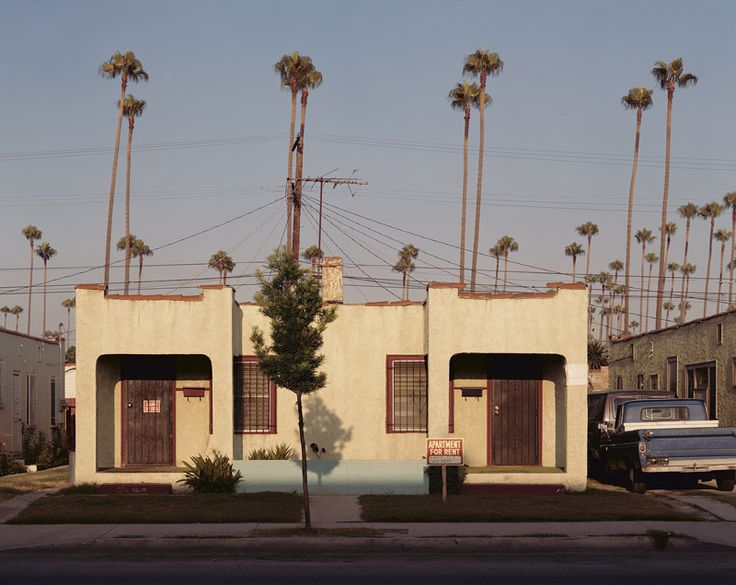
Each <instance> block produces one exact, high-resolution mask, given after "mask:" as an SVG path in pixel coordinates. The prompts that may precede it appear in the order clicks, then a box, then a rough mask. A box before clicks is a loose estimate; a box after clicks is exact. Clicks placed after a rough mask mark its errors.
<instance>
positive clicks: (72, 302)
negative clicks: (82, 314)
mask: <svg viewBox="0 0 736 585" xmlns="http://www.w3.org/2000/svg"><path fill="white" fill-rule="evenodd" d="M61 306H62V307H64V308H65V309H66V334H67V336H68V337H69V339H68V343H69V344H70V345H71V342H72V334H71V327H70V325H71V314H72V309H73V308H74V307H76V306H77V299H76V298H74V297H72V298H70V299H64V300H63V301H61Z"/></svg>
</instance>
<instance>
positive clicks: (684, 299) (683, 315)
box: [680, 218, 690, 323]
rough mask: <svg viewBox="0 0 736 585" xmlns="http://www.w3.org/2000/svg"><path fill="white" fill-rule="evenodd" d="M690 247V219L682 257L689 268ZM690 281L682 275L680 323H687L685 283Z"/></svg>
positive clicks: (686, 229) (686, 223) (686, 227)
mask: <svg viewBox="0 0 736 585" xmlns="http://www.w3.org/2000/svg"><path fill="white" fill-rule="evenodd" d="M689 245H690V219H689V218H688V219H687V221H686V222H685V254H684V255H683V257H682V265H683V266H687V248H688V246H689ZM686 280H688V281H689V280H690V279H689V278H687V275H686V274H685V273H684V272H683V273H682V290H681V292H680V321H681V322H683V323H684V322H685V302H686V300H687V299H686V297H687V291H686V290H685V281H686Z"/></svg>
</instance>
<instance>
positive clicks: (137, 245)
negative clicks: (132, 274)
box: [131, 238, 153, 295]
mask: <svg viewBox="0 0 736 585" xmlns="http://www.w3.org/2000/svg"><path fill="white" fill-rule="evenodd" d="M131 253H132V254H133V258H138V294H139V295H140V294H141V276H142V275H143V258H145V257H146V256H153V250H151V248H149V247H148V244H146V243H145V242H144V241H143V240H141V239H140V238H135V240H134V241H133V245H132V248H131Z"/></svg>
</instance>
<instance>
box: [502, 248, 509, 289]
mask: <svg viewBox="0 0 736 585" xmlns="http://www.w3.org/2000/svg"><path fill="white" fill-rule="evenodd" d="M508 276H509V253H508V252H506V253H505V254H504V255H503V292H506V283H507V282H508Z"/></svg>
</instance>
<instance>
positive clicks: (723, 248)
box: [716, 241, 726, 313]
mask: <svg viewBox="0 0 736 585" xmlns="http://www.w3.org/2000/svg"><path fill="white" fill-rule="evenodd" d="M725 255H726V242H725V241H724V242H721V271H720V274H719V275H718V296H717V297H716V313H720V312H721V289H722V288H723V257H724V256H725Z"/></svg>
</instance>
